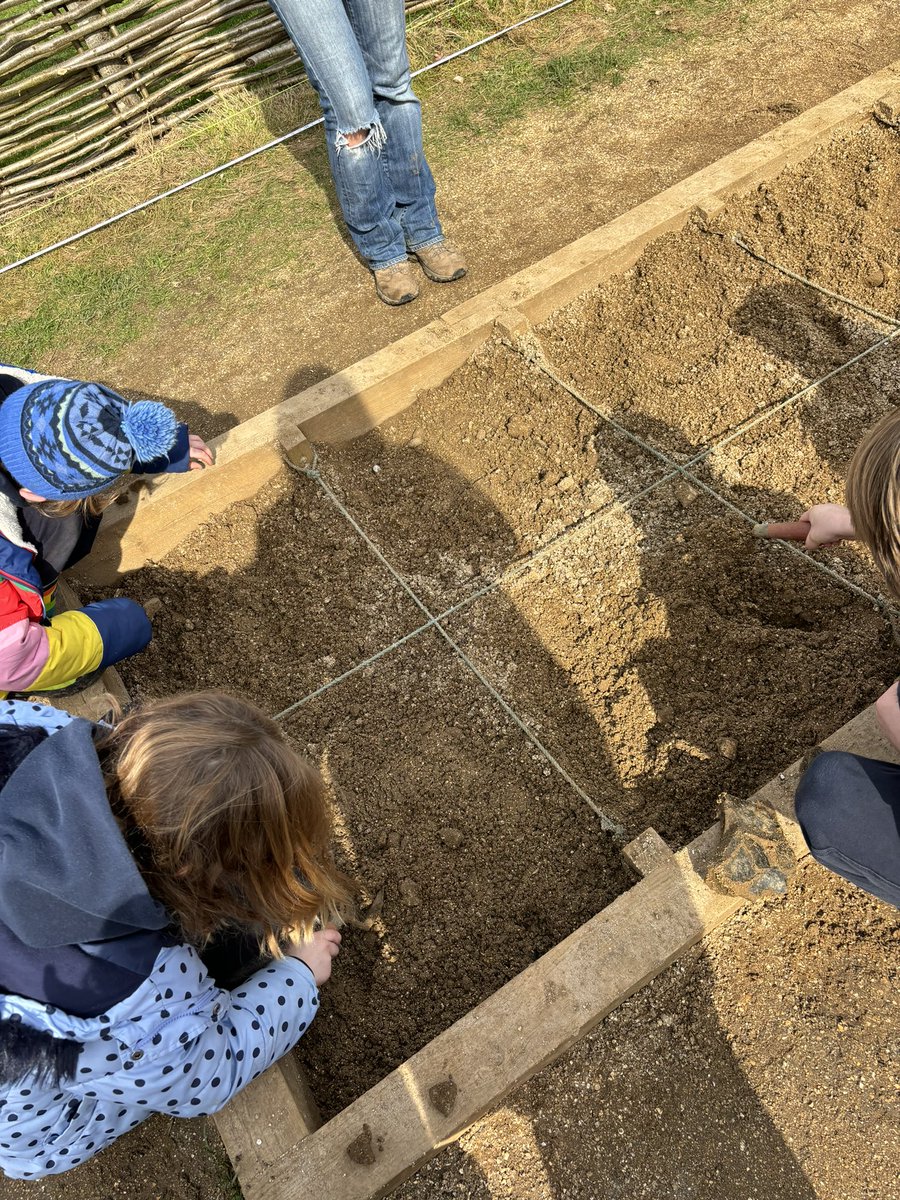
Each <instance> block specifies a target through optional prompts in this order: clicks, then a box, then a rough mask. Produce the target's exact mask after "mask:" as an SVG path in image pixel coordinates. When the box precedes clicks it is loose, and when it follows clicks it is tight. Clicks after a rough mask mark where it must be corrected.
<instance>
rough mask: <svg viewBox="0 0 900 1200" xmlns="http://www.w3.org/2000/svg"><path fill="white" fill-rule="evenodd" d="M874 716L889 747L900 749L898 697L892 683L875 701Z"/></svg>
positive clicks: (899, 705) (899, 697) (895, 686)
mask: <svg viewBox="0 0 900 1200" xmlns="http://www.w3.org/2000/svg"><path fill="white" fill-rule="evenodd" d="M875 716H876V717H877V719H878V724H879V725H880V726H881V732H882V733H883V734H884V736H885V737H886V738H887V739H888V741H889V742H890V743H891V745H893V746H895V747H897V749H900V695H898V691H897V684H896V683H892V684H891V686H890V687H889V688H888V690H887V691H886V692H883V693H882V694H881V695H880V696H879V697H878V699H877V700H876V701H875Z"/></svg>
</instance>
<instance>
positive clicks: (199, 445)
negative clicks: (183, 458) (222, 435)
mask: <svg viewBox="0 0 900 1200" xmlns="http://www.w3.org/2000/svg"><path fill="white" fill-rule="evenodd" d="M188 445H189V447H190V455H191V470H192V471H202V470H203V469H204V468H205V467H211V466H212V465H213V454H212V450H210V448H209V446H207V444H206V442H204V440H203V438H202V437H198V435H197V434H196V433H189V434H188Z"/></svg>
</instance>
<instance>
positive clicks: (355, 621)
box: [81, 471, 421, 713]
mask: <svg viewBox="0 0 900 1200" xmlns="http://www.w3.org/2000/svg"><path fill="white" fill-rule="evenodd" d="M122 591H123V593H125V594H127V595H129V596H133V597H134V598H135V599H136V600H140V601H142V602H146V601H147V600H148V599H149V598H150V597H153V596H155V597H157V598H158V599H159V600H161V601H162V608H161V609H160V611H159V613H158V614H157V615H156V616H154V618H153V627H154V640H153V642H152V643H151V645H150V647H149V649H148V650H147V651H146V652H145V653H144V654H142V655H141V656H140V658H137V659H132V660H131V661H130V662H126V663H123V664H122V667H121V672H122V675H123V677H124V679H125V682H126V684H127V685H128V688H129V690H130V691H131V693H132V695H133V696H134V697H135V698H137V699H141V698H144V697H151V696H165V695H168V694H170V693H171V692H174V691H186V690H192V689H195V688H206V687H223V688H227V689H229V690H231V691H235V692H239V693H242V694H244V695H246V696H248V697H249V698H250V699H252V700H253V701H255V702H256V703H258V704H260V705H262V707H263V708H265V709H266V710H267V711H268V712H271V713H275V712H278V711H279V710H281V709H282V708H285V707H286V706H287V705H288V704H290V703H292V702H293V701H294V700H296V699H298V697H300V696H302V695H304V694H305V693H307V692H308V691H311V690H312V689H313V688H316V687H318V686H319V685H320V684H322V683H324V682H325V681H326V680H328V679H332V678H334V677H335V676H336V675H339V674H340V673H341V671H343V670H345V669H346V668H347V667H349V666H352V665H353V664H354V663H356V662H358V661H359V660H360V659H362V658H364V657H365V656H366V655H368V654H371V653H372V652H373V651H375V650H377V649H378V648H379V647H381V646H383V645H385V644H387V643H389V642H392V641H393V640H394V639H396V638H398V637H401V636H402V635H403V634H405V633H407V632H409V630H411V629H413V628H415V627H416V626H417V625H419V624H421V617H420V615H419V613H418V612H417V610H416V608H415V605H414V604H413V603H412V602H411V601H410V600H409V599H408V597H407V596H405V595H404V593H403V591H402V589H401V588H400V587H399V586H398V585H397V584H396V583H395V582H394V580H393V579H392V578H391V577H390V575H389V574H388V573H387V572H386V571H385V570H384V568H383V567H381V566H380V564H379V563H378V562H377V561H376V560H375V559H374V558H373V556H372V555H371V554H370V553H369V551H368V550H367V549H366V547H365V545H364V544H363V543H362V542H361V541H360V540H359V538H357V537H356V535H355V534H354V533H353V531H352V530H351V529H350V527H349V526H348V525H347V524H346V523H345V522H344V521H343V520H342V519H341V518H340V517H339V516H338V514H337V513H336V512H335V510H334V509H333V508H332V507H331V505H330V504H327V503H326V502H325V501H324V499H323V498H322V496H321V494H320V493H319V492H318V491H317V490H316V488H315V486H314V485H313V484H312V483H308V482H306V481H305V480H303V479H302V478H300V477H298V476H295V475H293V474H290V473H289V472H288V471H285V472H284V474H283V475H282V476H280V477H279V478H278V479H277V480H276V481H275V482H274V483H272V484H271V485H269V486H267V487H265V488H264V489H263V490H262V491H261V492H259V494H258V495H257V496H256V497H254V499H253V500H250V501H243V502H242V503H240V504H235V505H233V506H232V507H231V508H230V509H228V510H227V512H225V513H223V514H221V515H220V516H218V517H217V518H216V519H215V521H214V522H213V523H211V524H210V525H207V526H205V527H204V528H202V529H200V530H198V531H197V532H196V533H195V534H194V535H193V536H192V537H190V538H188V539H187V541H185V542H183V543H182V545H181V546H179V547H178V549H177V550H175V551H173V552H172V553H171V554H169V555H168V556H167V557H166V559H165V561H164V562H163V563H161V564H159V565H154V566H149V567H146V568H144V569H143V570H140V571H136V572H134V573H133V574H131V575H129V576H128V577H127V580H126V581H125V585H124V586H123V589H122ZM81 594H82V597H83V598H85V597H86V596H87V595H88V594H89V592H88V589H87V588H86V587H82V588H81Z"/></svg>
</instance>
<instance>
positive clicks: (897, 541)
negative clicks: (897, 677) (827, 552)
mask: <svg viewBox="0 0 900 1200" xmlns="http://www.w3.org/2000/svg"><path fill="white" fill-rule="evenodd" d="M846 491H847V507H848V508H849V509H850V516H851V517H852V518H853V528H854V529H855V531H856V536H857V537H858V538H859V539H860V541H862V542H864V543H865V545H866V546H867V547H868V549H869V552H870V553H871V555H872V557H873V558H874V560H875V565H876V566H877V567H878V569H879V571H881V573H882V575H883V576H884V578H885V581H886V583H887V586H888V589H889V590H890V592H891V593H892V594H893V595H894V596H895V597H897V598H898V599H900V409H898V410H897V411H896V412H892V413H888V415H887V416H885V417H882V418H881V420H880V421H879V422H878V424H877V425H873V426H872V428H871V429H870V430H869V432H868V433H867V434H866V436H865V437H864V438H863V440H862V441H861V442H860V443H859V445H858V446H857V448H856V453H855V454H854V455H853V458H852V460H851V462H850V467H849V468H848V471H847V488H846Z"/></svg>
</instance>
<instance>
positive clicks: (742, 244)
mask: <svg viewBox="0 0 900 1200" xmlns="http://www.w3.org/2000/svg"><path fill="white" fill-rule="evenodd" d="M731 240H732V242H734V244H735V246H738V247H739V248H740V249H741V250H743V251H744V252H745V253H746V254H749V255H750V257H751V258H755V259H756V261H757V262H761V263H765V265H766V266H767V267H771V268H772V270H773V271H777V272H778V273H779V274H780V275H786V276H787V277H788V279H793V280H795V281H796V282H797V283H802V284H803V286H804V287H806V288H810V290H811V291H814V292H819V294H820V295H822V296H827V297H828V298H829V299H830V300H838V301H840V303H841V304H846V305H847V306H848V307H849V308H855V309H857V310H858V311H859V312H862V313H865V314H866V316H867V317H874V318H875V320H876V321H882V322H884V324H885V325H900V320H898V319H897V318H896V317H889V316H888V315H887V314H886V313H883V312H879V311H878V309H877V308H869V307H868V305H865V304H860V303H859V301H858V300H851V299H850V298H849V297H848V296H841V295H840V294H839V293H838V292H832V291H830V290H829V289H828V288H827V287H822V285H821V284H820V283H815V282H813V280H812V279H807V277H806V276H805V275H798V274H797V272H796V271H792V270H791V269H790V267H785V266H782V264H781V263H777V262H774V261H773V260H772V259H771V258H766V256H765V255H764V254H760V253H759V251H758V250H754V249H753V247H752V246H750V245H748V244H747V242H746V241H744V239H743V238H742V237H739V236H738V235H737V234H734V235H733V236H732V238H731Z"/></svg>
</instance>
